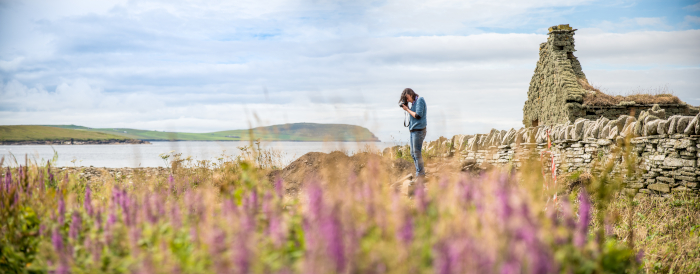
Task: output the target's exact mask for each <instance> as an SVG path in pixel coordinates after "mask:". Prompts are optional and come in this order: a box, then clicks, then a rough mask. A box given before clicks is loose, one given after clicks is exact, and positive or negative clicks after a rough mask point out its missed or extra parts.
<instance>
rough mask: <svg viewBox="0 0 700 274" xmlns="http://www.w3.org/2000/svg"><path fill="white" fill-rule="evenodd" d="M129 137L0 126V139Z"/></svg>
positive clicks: (81, 139) (43, 128) (119, 138)
mask: <svg viewBox="0 0 700 274" xmlns="http://www.w3.org/2000/svg"><path fill="white" fill-rule="evenodd" d="M128 139H131V138H127V137H123V136H118V135H115V134H107V133H102V132H93V131H86V130H75V129H65V128H56V127H47V126H0V141H13V142H15V141H53V140H61V141H70V140H74V141H102V140H128Z"/></svg>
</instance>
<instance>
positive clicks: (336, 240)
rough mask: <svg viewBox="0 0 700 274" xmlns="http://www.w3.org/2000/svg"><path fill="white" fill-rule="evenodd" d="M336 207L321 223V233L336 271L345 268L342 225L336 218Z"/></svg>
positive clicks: (341, 270)
mask: <svg viewBox="0 0 700 274" xmlns="http://www.w3.org/2000/svg"><path fill="white" fill-rule="evenodd" d="M337 215H338V207H335V208H334V209H333V211H332V212H331V213H330V214H329V215H328V216H326V218H324V220H323V221H322V223H321V234H322V235H323V236H324V237H325V240H326V243H327V251H328V254H329V255H330V257H331V259H332V260H333V262H334V263H335V266H336V270H337V272H338V273H340V272H343V270H344V269H345V263H346V259H345V248H344V244H343V233H342V231H341V230H342V225H341V223H340V220H339V218H338V216H337Z"/></svg>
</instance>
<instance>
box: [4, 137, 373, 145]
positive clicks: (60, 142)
mask: <svg viewBox="0 0 700 274" xmlns="http://www.w3.org/2000/svg"><path fill="white" fill-rule="evenodd" d="M260 141H263V142H296V143H310V142H342V143H381V142H382V141H381V140H352V141H348V140H337V141H336V140H324V141H301V140H260ZM151 142H255V140H253V141H251V140H173V141H168V140H136V139H134V140H121V141H120V140H103V141H95V140H91V141H66V140H52V141H0V146H17V145H68V146H70V145H150V144H152V143H151Z"/></svg>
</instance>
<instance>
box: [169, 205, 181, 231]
mask: <svg viewBox="0 0 700 274" xmlns="http://www.w3.org/2000/svg"><path fill="white" fill-rule="evenodd" d="M170 220H171V221H172V224H173V227H175V228H176V229H178V228H180V226H181V225H182V218H181V217H180V208H179V207H178V206H177V205H173V206H172V207H171V208H170Z"/></svg>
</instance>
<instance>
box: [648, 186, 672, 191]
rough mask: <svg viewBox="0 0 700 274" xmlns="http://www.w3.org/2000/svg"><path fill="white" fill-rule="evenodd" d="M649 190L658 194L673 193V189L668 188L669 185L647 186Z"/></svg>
mask: <svg viewBox="0 0 700 274" xmlns="http://www.w3.org/2000/svg"><path fill="white" fill-rule="evenodd" d="M647 188H648V189H651V190H655V191H658V192H662V193H669V192H671V188H670V187H669V186H668V184H651V185H649V186H647Z"/></svg>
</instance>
